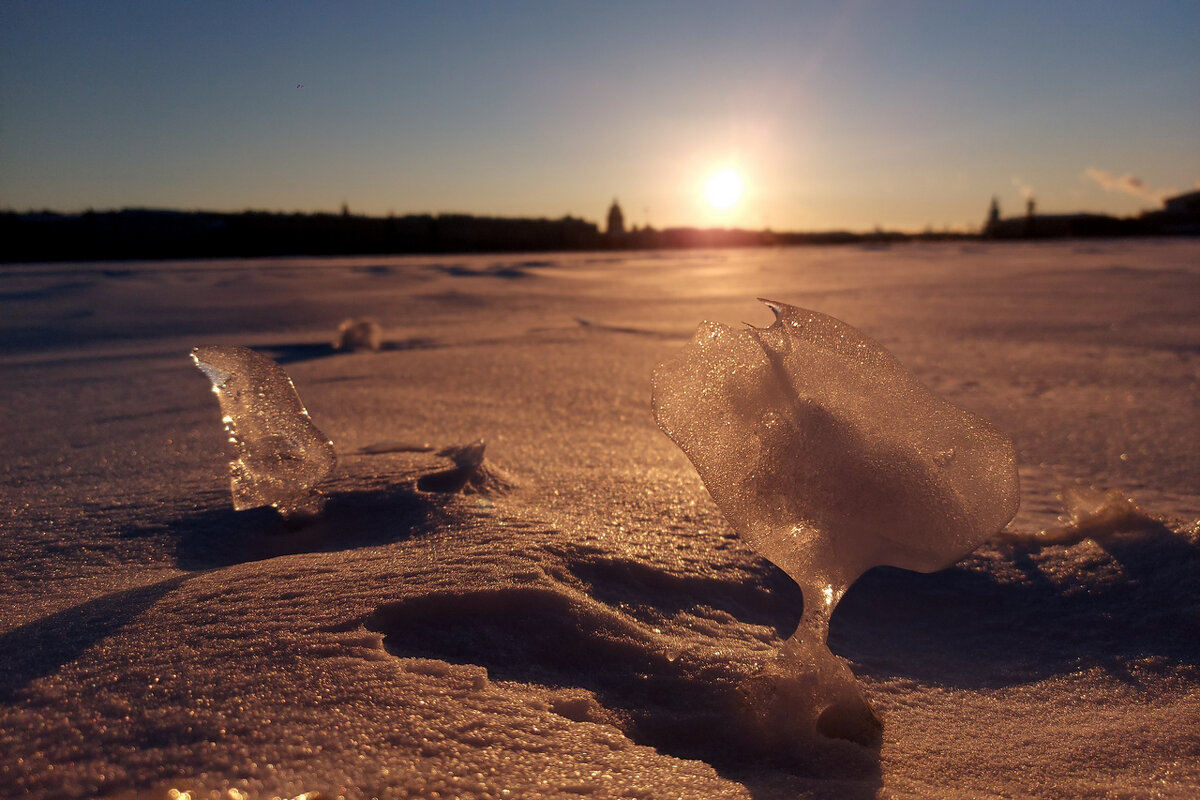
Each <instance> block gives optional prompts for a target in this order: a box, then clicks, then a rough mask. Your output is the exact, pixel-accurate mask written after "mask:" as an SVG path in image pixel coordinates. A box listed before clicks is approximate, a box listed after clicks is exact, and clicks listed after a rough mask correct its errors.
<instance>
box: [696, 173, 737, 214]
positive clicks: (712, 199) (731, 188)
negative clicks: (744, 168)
mask: <svg viewBox="0 0 1200 800" xmlns="http://www.w3.org/2000/svg"><path fill="white" fill-rule="evenodd" d="M704 194H705V196H706V197H708V203H709V205H711V206H712V207H713V208H733V207H734V206H735V205H737V201H738V200H740V199H741V197H742V176H741V175H739V174H738V173H737V171H736V170H732V169H723V170H721V171H720V172H718V173H716V174H714V175H713V176H712V177H711V178H709V179H708V183H707V184H705V187H704Z"/></svg>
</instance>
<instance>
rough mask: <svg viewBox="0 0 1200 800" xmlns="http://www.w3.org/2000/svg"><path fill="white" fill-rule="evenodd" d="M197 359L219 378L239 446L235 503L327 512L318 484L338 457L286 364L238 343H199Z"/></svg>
mask: <svg viewBox="0 0 1200 800" xmlns="http://www.w3.org/2000/svg"><path fill="white" fill-rule="evenodd" d="M192 360H193V361H194V362H195V363H196V366H197V367H199V368H200V369H201V371H203V372H204V374H205V375H206V376H208V379H209V380H210V381H211V382H212V389H213V393H214V394H216V396H217V400H218V402H219V403H220V405H221V421H222V422H224V423H225V430H226V431H227V432H228V434H229V443H230V445H231V446H232V447H233V458H232V459H231V460H230V462H229V483H230V489H231V490H232V493H233V507H234V508H235V509H237V510H238V511H243V510H245V509H249V508H258V507H259V506H271V507H272V508H275V509H277V510H278V511H279V513H280V514H282V515H284V516H285V517H286V516H293V515H303V514H310V513H315V512H317V511H319V510H320V508H321V499H320V494H319V493H318V492H317V490H316V485H317V484H318V483H320V481H321V480H323V479H324V478H325V477H326V476H327V475H328V474H329V473H330V471H331V470H332V469H333V466H334V464H335V463H336V461H337V458H336V456H335V455H334V451H333V442H331V441H329V439H328V437H326V436H325V434H323V433H321V431H320V430H318V429H317V426H316V425H314V424H313V422H312V420H311V419H310V418H309V416H308V411H306V410H305V408H304V404H303V403H301V402H300V395H298V394H297V393H296V387H295V386H294V385H292V379H291V378H289V377H288V374H287V373H286V372H284V371H283V368H282V367H280V366H279V365H278V364H276V363H275V362H274V361H272V360H271V359H269V358H267V357H265V356H262V355H259V354H258V353H256V352H254V351H253V350H250V349H249V348H246V347H237V346H207V347H197V348H195V349H193V350H192Z"/></svg>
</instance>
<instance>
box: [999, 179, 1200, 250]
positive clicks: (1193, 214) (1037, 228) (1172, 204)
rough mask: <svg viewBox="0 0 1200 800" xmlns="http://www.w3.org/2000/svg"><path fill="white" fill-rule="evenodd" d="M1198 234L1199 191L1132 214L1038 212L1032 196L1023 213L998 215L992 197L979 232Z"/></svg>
mask: <svg viewBox="0 0 1200 800" xmlns="http://www.w3.org/2000/svg"><path fill="white" fill-rule="evenodd" d="M1197 235H1200V191H1195V192H1188V193H1186V194H1181V195H1176V196H1175V197H1168V198H1165V199H1164V200H1163V207H1162V208H1161V209H1156V210H1153V211H1143V212H1142V213H1141V214H1140V215H1138V216H1136V217H1110V216H1107V215H1105V214H1087V213H1078V214H1038V213H1037V205H1036V203H1035V202H1034V200H1033V198H1028V199H1027V200H1026V202H1025V215H1024V216H1021V217H1009V218H1007V219H1006V218H1002V217H1001V216H1000V204H999V201H998V200H997V199H996V198H992V204H991V207H990V208H989V209H988V215H987V219H986V221H985V222H984V224H983V230H982V236H983V237H984V238H987V239H1082V238H1089V237H1101V236H1197Z"/></svg>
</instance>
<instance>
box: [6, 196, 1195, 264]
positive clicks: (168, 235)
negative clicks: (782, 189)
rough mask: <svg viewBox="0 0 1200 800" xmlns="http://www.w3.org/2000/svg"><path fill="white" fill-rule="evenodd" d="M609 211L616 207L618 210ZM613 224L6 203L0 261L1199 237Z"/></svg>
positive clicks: (1073, 227)
mask: <svg viewBox="0 0 1200 800" xmlns="http://www.w3.org/2000/svg"><path fill="white" fill-rule="evenodd" d="M613 209H615V211H616V213H615V215H614V212H613ZM613 209H610V213H609V221H608V231H606V232H605V233H601V232H600V230H599V228H598V227H597V226H596V225H595V223H592V222H588V221H586V220H582V219H577V218H575V217H570V216H567V217H563V218H562V219H557V220H550V219H513V218H500V217H475V216H470V215H466V214H438V215H430V214H417V215H409V216H403V217H394V216H389V217H366V216H359V215H354V214H350V213H349V212H348V211H346V210H343V212H342V213H341V214H282V213H271V212H265V211H246V212H242V213H218V212H202V211H194V212H192V211H160V210H150V209H125V210H122V211H102V212H92V211H89V212H87V213H83V214H59V213H54V212H49V211H43V212H27V213H15V212H0V262H4V261H7V262H15V261H77V260H120V259H139V258H248V257H256V256H284V255H382V254H405V253H487V252H538V251H543V252H544V251H553V250H598V249H646V250H649V249H685V248H702V247H771V246H780V245H817V244H853V243H858V244H864V245H868V246H869V245H881V246H882V245H888V244H891V243H893V242H903V241H911V240H917V241H925V240H946V239H974V238H978V237H980V236H982V237H983V238H990V239H1034V238H1036V239H1045V238H1077V237H1110V236H1162V235H1191V236H1195V235H1200V192H1191V193H1188V194H1184V195H1180V196H1178V197H1173V198H1168V199H1167V200H1166V201H1165V202H1164V207H1163V208H1162V209H1161V210H1157V211H1148V212H1145V213H1143V214H1141V215H1140V216H1138V217H1127V218H1118V217H1110V216H1105V215H1101V214H1051V215H1045V214H1036V213H1035V210H1034V206H1033V203H1032V201H1030V202H1029V204H1028V205H1027V209H1026V214H1025V216H1022V217H1013V218H1008V219H1004V218H1001V217H1000V213H999V207H998V204H996V202H995V201H993V204H992V207H991V209H990V210H989V214H988V217H987V219H986V221H985V223H984V226H983V228H982V230H981V232H980V233H977V234H975V233H970V234H969V233H953V232H949V231H933V230H927V231H925V232H924V233H918V234H910V233H901V232H898V231H885V230H880V229H876V230H875V231H873V232H869V233H854V232H850V231H823V232H811V233H795V232H791V233H789V232H778V231H770V230H757V231H755V230H744V229H740V228H664V229H662V230H656V229H654V228H651V227H649V226H646V227H644V228H638V227H637V226H634V227H632V228H628V229H626V228H625V225H624V221H623V218H622V217H621V216H620V209H619V208H618V207H617V205H616V202H615V201H614V203H613Z"/></svg>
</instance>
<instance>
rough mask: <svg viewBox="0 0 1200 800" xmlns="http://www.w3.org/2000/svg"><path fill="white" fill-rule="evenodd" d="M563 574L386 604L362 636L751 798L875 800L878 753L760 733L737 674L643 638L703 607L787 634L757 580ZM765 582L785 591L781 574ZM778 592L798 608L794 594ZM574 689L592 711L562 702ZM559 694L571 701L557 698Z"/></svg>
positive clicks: (589, 565)
mask: <svg viewBox="0 0 1200 800" xmlns="http://www.w3.org/2000/svg"><path fill="white" fill-rule="evenodd" d="M563 566H564V567H565V569H564V571H562V572H560V573H559V574H557V575H555V576H554V578H555V579H553V580H551V581H543V582H537V583H533V584H524V585H516V586H514V585H500V586H488V587H479V588H477V589H474V590H471V591H461V590H455V591H446V592H440V593H437V594H432V595H423V596H415V597H411V598H407V599H405V600H401V601H398V602H394V603H389V604H387V605H384V606H382V607H380V608H379V609H377V610H376V612H374V613H373V614H371V615H370V616H369V617H368V618H367V619H366V620H365V624H366V625H367V627H368V628H370V629H372V630H375V631H377V632H380V633H382V634H383V635H384V646H385V647H386V649H387V650H388V651H389V652H390V653H392V654H393V655H395V656H397V657H400V658H426V659H437V660H441V661H447V662H450V663H455V664H471V665H475V666H481V667H484V668H485V669H487V671H488V675H489V677H490V679H491V680H493V681H512V682H516V683H520V684H524V685H526V686H528V687H531V688H532V689H533V690H534V692H535V693H544V694H545V696H546V697H547V698H548V702H549V705H550V706H551V708H553V709H554V710H555V711H556V712H558V713H560V714H562V715H563V716H567V717H568V718H571V719H574V720H576V721H585V722H601V723H607V724H611V725H614V726H616V727H618V728H620V729H621V730H622V731H623V732H624V733H625V734H626V735H627V736H629V738H630V739H632V740H633V741H635V742H637V743H639V744H643V745H648V746H651V747H654V748H655V749H657V750H659V751H660V752H663V753H666V754H669V755H672V756H676V757H680V758H689V759H700V760H703V761H706V762H708V763H710V764H712V765H713V766H714V767H716V768H717V769H718V770H719V771H721V772H722V773H723V774H725V775H726V776H727V777H730V778H731V779H733V780H737V781H739V782H742V783H744V784H745V785H746V786H747V787H748V788H750V789H751V791H752V793H753V792H754V791H755V786H757V785H758V783H759V782H761V780H760V779H762V777H763V773H756V772H755V771H756V770H760V771H761V770H762V769H764V768H765V769H766V770H767V773H774V774H776V775H778V774H779V773H777V772H776V771H777V770H778V769H782V770H784V773H783V774H795V775H803V776H807V777H808V778H811V779H814V780H829V779H835V778H836V779H838V780H839V788H838V796H842V797H859V796H861V797H871V796H874V791H875V789H876V788H877V787H878V785H879V760H878V751H877V750H875V749H873V748H864V747H860V746H858V745H855V744H851V743H849V742H843V741H834V740H823V741H819V742H817V741H807V742H798V741H794V740H791V739H788V738H786V737H782V736H779V735H777V734H776V733H775V732H772V731H767V730H763V729H762V727H761V726H760V725H758V724H757V723H756V722H755V720H754V715H753V713H752V712H751V711H750V709H749V708H748V707H747V700H746V698H745V696H744V695H743V693H742V691H741V690H742V679H743V678H744V677H745V674H744V670H746V669H747V666H746V664H743V663H738V662H737V661H734V660H731V659H730V658H729V657H728V656H727V655H726V656H722V655H720V654H713V653H711V652H708V650H706V649H705V648H703V647H701V648H699V649H691V647H690V645H688V649H686V650H684V651H682V652H680V651H677V650H676V649H674V648H675V646H674V645H672V644H671V640H670V638H669V636H668V637H667V638H666V639H664V637H662V636H660V635H658V634H657V631H656V628H655V627H654V624H655V623H656V622H658V621H659V620H669V619H671V618H672V617H674V616H676V615H677V614H678V613H680V612H684V611H689V610H693V609H695V608H697V607H704V608H705V609H722V610H724V609H728V612H727V613H736V614H738V615H744V616H745V617H747V618H749V619H752V620H754V621H755V622H756V623H761V624H764V625H768V626H771V627H776V628H794V627H795V624H796V620H797V616H796V614H794V613H792V612H793V610H794V611H795V612H796V613H798V611H799V606H798V605H796V606H795V608H794V609H793V608H791V607H789V605H788V604H786V603H783V602H780V598H778V597H776V596H774V595H773V592H772V591H771V590H770V589H769V588H767V587H764V585H763V583H762V582H760V581H759V580H757V578H756V577H755V578H749V579H747V578H745V577H744V576H743V577H740V578H739V577H730V578H726V579H723V578H720V577H707V576H695V577H691V576H679V575H668V574H667V573H664V572H663V571H661V570H656V569H655V568H653V567H651V566H647V565H641V564H638V563H636V562H633V561H628V560H625V559H616V558H604V557H584V558H573V559H569V560H568V562H567V563H566V564H565V565H563ZM554 571H555V570H553V569H548V572H554ZM772 577H773V578H776V579H781V580H782V581H784V582H787V581H788V579H787V578H786V576H783V575H782V573H779V575H778V576H772ZM779 588H780V589H781V591H783V592H784V593H788V592H793V593H794V594H795V598H793V599H798V597H799V590H798V589H796V588H795V587H794V586H792V587H791V588H790V589H789V588H787V586H785V585H783V584H781V585H780V587H779ZM789 632H790V630H789ZM685 644H686V643H685ZM579 690H583V692H584V693H585V696H591V697H594V699H595V703H594V704H589V703H587V702H581V701H579V700H578V697H577V696H575V695H570V694H569V693H570V692H578V691H579ZM563 691H566V692H568V696H569V697H571V698H573V699H572V700H571V701H569V702H562V701H561V699H556V698H561V694H559V693H560V692H563ZM755 775H757V777H755ZM774 780H775V779H774V778H772V779H771V780H768V781H766V782H767V783H771V782H772V781H774ZM842 781H844V783H843V782H842ZM764 791H765V789H764Z"/></svg>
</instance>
